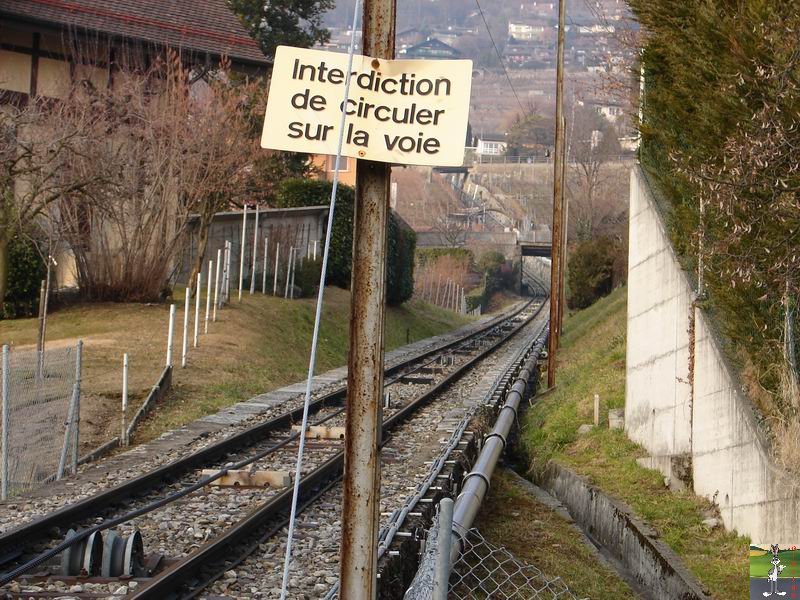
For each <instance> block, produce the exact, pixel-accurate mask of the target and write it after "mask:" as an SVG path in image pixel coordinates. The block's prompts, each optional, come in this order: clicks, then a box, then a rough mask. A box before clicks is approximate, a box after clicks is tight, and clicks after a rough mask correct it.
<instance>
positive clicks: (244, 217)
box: [239, 204, 247, 302]
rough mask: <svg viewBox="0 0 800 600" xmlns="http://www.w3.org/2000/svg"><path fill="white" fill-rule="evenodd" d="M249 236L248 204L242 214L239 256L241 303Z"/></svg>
mask: <svg viewBox="0 0 800 600" xmlns="http://www.w3.org/2000/svg"><path fill="white" fill-rule="evenodd" d="M246 236H247V204H245V205H244V212H243V213H242V239H241V240H240V242H239V243H240V244H241V246H242V251H241V253H240V256H239V302H241V301H242V282H243V281H244V250H245V238H246Z"/></svg>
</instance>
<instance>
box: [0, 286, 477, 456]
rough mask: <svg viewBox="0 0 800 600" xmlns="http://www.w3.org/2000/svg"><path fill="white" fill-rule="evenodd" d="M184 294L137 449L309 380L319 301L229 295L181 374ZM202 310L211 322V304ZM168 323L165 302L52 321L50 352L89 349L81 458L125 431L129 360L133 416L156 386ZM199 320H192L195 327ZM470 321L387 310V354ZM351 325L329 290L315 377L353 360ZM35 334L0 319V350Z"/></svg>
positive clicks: (345, 299) (19, 345)
mask: <svg viewBox="0 0 800 600" xmlns="http://www.w3.org/2000/svg"><path fill="white" fill-rule="evenodd" d="M183 294H184V290H183V289H182V288H179V289H176V290H175V295H174V298H173V302H174V303H175V305H176V308H177V317H176V331H175V345H174V351H173V360H174V363H175V365H176V366H175V371H174V373H173V388H172V391H171V392H170V394H168V396H167V398H166V399H165V401H164V402H162V403H161V404H160V405H159V406H157V407H156V409H155V410H154V411H153V413H152V414H151V415H150V416H149V417H148V418H147V419H146V420H145V422H144V423H143V424H142V426H141V427H140V429H139V430H138V431H137V433H136V435H135V440H134V441H135V442H137V443H138V442H142V441H147V440H149V439H152V438H154V437H157V436H159V435H161V433H163V432H164V431H167V430H170V429H174V428H176V427H179V426H181V425H184V424H186V423H188V422H190V421H193V420H195V419H198V418H200V417H203V416H205V415H208V414H212V413H215V412H217V411H218V410H220V409H222V408H225V407H226V406H230V405H231V404H234V403H236V402H239V401H242V400H246V399H248V398H251V397H253V396H255V395H258V394H262V393H265V392H268V391H270V390H273V389H276V388H279V387H282V386H284V385H288V384H291V383H294V382H297V381H300V380H302V379H304V378H305V377H306V373H307V370H308V360H309V353H310V349H311V334H312V330H313V327H314V314H315V310H316V298H313V299H312V298H306V299H302V300H284V299H283V298H273V297H271V296H262V295H260V294H256V295H253V296H250V295H249V294H248V293H245V294H244V296H243V300H242V302H241V303H240V302H238V301H237V299H236V294H235V293H234V294H232V299H231V303H230V304H229V305H227V306H226V307H225V308H223V309H222V310H221V311H219V313H218V321H217V322H216V323H210V324H209V333H208V335H203V336H201V337H200V346H199V348H197V349H194V348H190V350H189V355H188V365H187V367H186V368H185V369H182V368H180V354H181V337H182V331H181V330H182V326H183V304H184V303H183V298H184V296H183ZM201 306H202V307H203V308H202V310H203V315H204V309H205V298H204V297H201ZM191 310H192V311H194V306H192V307H191ZM168 317H169V309H168V306H167V305H166V304H158V305H144V304H110V303H109V304H84V305H77V306H72V307H68V308H65V309H63V310H58V311H54V312H53V313H52V314H51V315H49V316H48V320H47V339H48V347H49V348H54V347H58V346H64V345H70V346H71V345H74V343H75V342H76V341H77V339H78V338H81V339H83V340H84V342H85V347H84V374H83V377H84V382H83V385H82V387H83V389H84V392H85V393H86V398H85V401H82V402H81V410H82V415H81V416H82V419H81V443H82V446H85V447H84V448H83V450H84V451H85V450H90V449H92V448H95V447H97V446H99V445H100V444H102V443H104V442H105V441H107V440H108V439H110V438H111V437H113V436H115V435H117V434H118V432H119V418H120V416H119V403H120V400H119V399H120V386H121V384H120V371H121V365H122V355H123V353H128V354H129V357H130V393H131V405H130V414H129V417H130V416H132V415H133V412H134V411H135V410H136V409H137V408H138V406H139V402H140V401H141V399H142V398H144V397H145V395H146V394H147V393H148V391H149V390H150V389H151V388H152V386H153V384H155V382H156V379H157V378H158V376H159V374H160V373H161V370H162V369H163V368H164V362H165V356H166V329H167V322H168ZM193 318H194V314H193V312H192V314H191V318H190V323H191V324H192V325H193ZM201 319H202V316H201ZM471 320H472V318H471V317H464V316H461V315H457V314H455V313H453V312H452V311H447V310H443V309H441V308H438V307H435V306H431V305H429V304H427V303H423V302H419V301H410V302H407V303H405V304H403V305H401V306H398V307H389V308H387V311H386V327H385V335H384V337H385V340H384V341H385V348H386V350H387V351H388V350H392V349H394V348H397V347H399V346H402V345H404V344H406V342H407V341H409V342H414V341H416V340H419V339H423V338H428V337H431V336H434V335H439V334H441V333H444V332H446V331H450V330H452V329H454V328H457V327H460V326H462V325H464V324H466V323H468V322H470V321H471ZM349 323H350V293H349V292H348V291H346V290H342V289H339V288H335V287H330V288H327V289H326V290H325V306H324V308H323V320H322V326H321V329H320V340H319V349H318V352H317V368H316V372H317V373H323V372H325V371H327V370H330V369H334V368H336V367H340V366H342V365H344V364H345V363H346V362H347V350H348V338H349V330H350V325H349ZM192 325H190V332H191V330H192ZM201 327H202V324H201ZM36 334H37V321H36V319H17V320H4V321H0V343H9V344H12V345H13V346H14V347H15V348H16V349H23V348H27V349H30V348H33V347H35V346H33V345H34V344H35V343H36ZM190 335H191V333H190ZM84 416H85V417H86V419H85V420H84V418H83V417H84Z"/></svg>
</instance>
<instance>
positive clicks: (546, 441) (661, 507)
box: [522, 288, 749, 600]
mask: <svg viewBox="0 0 800 600" xmlns="http://www.w3.org/2000/svg"><path fill="white" fill-rule="evenodd" d="M625 334H626V289H625V288H622V289H618V290H616V291H615V292H614V293H613V294H611V295H610V296H609V297H607V298H604V299H603V300H601V301H599V302H597V303H596V304H594V305H593V306H591V307H589V308H588V309H586V310H584V311H581V312H578V313H576V314H574V315H572V316H571V317H570V318H569V319H568V320H567V321H566V323H565V326H564V336H563V337H562V346H561V349H560V351H559V360H558V367H559V370H558V376H557V387H556V389H555V390H553V391H552V392H550V393H549V394H547V395H545V396H542V398H541V399H540V400H539V401H538V402H537V403H536V404H535V405H534V407H533V408H532V409H531V410H529V411H528V412H527V413H526V414H525V417H524V431H523V434H522V440H523V446H524V452H525V455H526V457H527V460H528V462H529V467H530V470H531V472H532V473H533V474H535V473H536V472H537V471H539V470H540V469H541V468H542V467H543V466H544V465H546V464H547V461H549V460H556V461H558V462H560V463H562V464H564V465H566V466H568V467H570V468H571V469H573V470H575V471H577V472H578V473H580V474H582V475H584V476H586V477H587V478H588V479H589V480H590V481H592V482H593V483H594V484H596V485H598V486H599V487H600V488H602V489H603V490H604V491H605V492H607V493H608V494H610V495H612V496H614V497H616V498H619V499H620V500H622V501H623V502H626V503H627V504H629V505H630V506H631V507H632V508H633V510H634V511H635V512H636V513H637V514H638V515H639V516H640V517H642V518H643V519H645V520H646V521H648V522H649V523H650V524H651V525H653V527H655V529H656V530H657V531H658V532H659V533H660V535H661V536H662V538H663V539H664V541H665V542H666V543H667V544H669V545H670V546H671V547H672V548H673V549H674V550H675V551H676V552H677V553H678V554H679V555H680V556H681V557H682V559H683V560H684V562H685V564H686V565H687V567H688V568H689V569H690V570H691V571H692V572H694V574H695V575H696V576H697V577H698V579H699V580H700V581H701V583H702V584H703V585H704V586H705V587H706V588H707V589H708V590H709V591H710V592H711V593H712V595H713V597H714V598H718V599H720V600H738V599H742V600H743V599H744V598H747V597H748V594H749V592H748V591H747V590H748V584H747V575H748V545H749V540H747V539H745V538H741V537H737V536H735V535H733V534H730V533H726V532H724V531H723V530H722V529H721V528H717V529H714V530H713V531H709V530H708V529H707V528H706V527H705V526H704V525H703V523H702V521H703V519H705V518H707V517H708V516H710V515H713V514H715V513H716V511H715V508H714V506H713V505H712V504H711V503H710V502H708V501H707V500H705V499H702V498H698V497H697V496H695V495H693V494H691V493H689V492H684V493H677V492H672V491H670V490H669V489H668V488H666V487H665V486H664V481H663V477H662V476H661V474H660V473H659V472H657V471H653V470H649V469H645V468H643V467H640V466H639V465H638V464H637V463H636V459H637V458H639V457H642V456H645V451H644V450H643V449H642V448H641V447H640V446H638V445H636V444H634V443H632V442H631V441H630V440H628V438H627V437H626V436H625V434H624V433H623V432H620V431H610V430H609V429H608V422H607V414H608V409H609V408H616V407H621V406H623V404H624V399H625ZM595 393H598V394H600V398H601V415H602V419H601V427H600V428H598V429H595V430H593V431H592V432H591V433H589V434H587V435H585V436H578V434H577V429H578V427H579V426H580V425H581V424H583V423H591V422H592V414H593V396H594V394H595ZM593 597H594V596H593Z"/></svg>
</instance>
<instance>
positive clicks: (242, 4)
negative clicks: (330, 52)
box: [229, 0, 334, 57]
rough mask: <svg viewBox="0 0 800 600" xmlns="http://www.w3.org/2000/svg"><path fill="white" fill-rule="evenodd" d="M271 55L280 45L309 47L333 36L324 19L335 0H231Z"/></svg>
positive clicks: (264, 48) (234, 7)
mask: <svg viewBox="0 0 800 600" xmlns="http://www.w3.org/2000/svg"><path fill="white" fill-rule="evenodd" d="M229 2H230V6H231V8H232V9H233V11H234V12H235V13H236V14H238V15H239V17H240V18H241V19H242V21H243V22H244V24H245V26H246V27H247V28H248V29H249V30H250V35H252V36H253V38H255V39H256V40H257V41H258V43H259V44H260V45H261V49H262V50H263V51H264V54H266V55H267V56H269V57H274V56H275V48H277V47H278V46H281V45H286V46H298V47H301V48H310V47H312V46H316V45H317V44H320V43H322V42H326V41H328V39H330V32H329V31H328V29H327V28H326V27H325V26H324V24H323V22H322V16H323V14H324V13H325V11H327V10H330V9H331V8H333V6H334V1H333V0H229Z"/></svg>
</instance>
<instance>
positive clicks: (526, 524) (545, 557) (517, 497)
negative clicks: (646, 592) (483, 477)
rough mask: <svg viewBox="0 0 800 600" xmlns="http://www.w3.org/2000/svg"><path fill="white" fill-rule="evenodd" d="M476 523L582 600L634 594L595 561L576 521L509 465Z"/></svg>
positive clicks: (494, 478) (499, 474)
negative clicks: (523, 482) (555, 509)
mask: <svg viewBox="0 0 800 600" xmlns="http://www.w3.org/2000/svg"><path fill="white" fill-rule="evenodd" d="M477 526H478V529H479V530H480V531H481V533H482V534H483V536H484V537H485V538H486V539H487V540H488V541H490V542H492V543H493V544H496V545H498V546H503V547H505V548H507V549H508V550H509V551H510V552H511V553H512V554H514V556H515V557H516V558H518V559H520V560H522V561H524V562H526V563H528V564H531V565H534V566H535V567H536V568H538V569H539V570H541V571H542V573H543V578H544V580H545V581H552V580H553V579H555V578H556V577H560V578H561V579H562V580H563V581H564V583H565V584H566V585H567V587H569V589H570V591H571V592H572V593H573V594H574V595H575V596H576V597H578V598H592V599H593V600H618V599H620V598H631V597H633V595H634V594H633V592H632V591H631V589H630V587H628V585H627V584H626V583H625V582H624V581H622V580H621V579H620V578H619V576H618V575H617V574H616V573H615V572H614V571H613V570H611V569H610V568H608V567H606V566H605V564H603V563H601V562H599V561H598V560H597V558H596V557H595V556H594V554H593V553H592V552H591V551H590V549H589V548H588V547H587V545H586V544H585V543H584V541H583V539H582V538H581V535H580V533H579V532H578V531H577V530H576V528H575V526H574V525H573V524H572V523H570V522H568V521H566V520H565V519H564V518H562V517H561V516H560V515H558V514H557V513H555V512H553V511H552V510H551V509H550V508H549V507H548V506H546V505H544V504H542V503H541V502H539V501H538V500H537V499H536V497H535V496H533V495H531V494H530V493H529V492H528V490H527V489H525V487H523V486H522V485H520V483H519V478H518V477H515V476H514V475H513V473H509V472H507V471H506V470H505V469H498V470H497V471H496V472H495V473H494V475H493V476H492V487H491V489H490V492H489V495H488V496H487V499H486V501H485V502H484V503H483V506H481V511H480V513H479V514H478V520H477ZM540 583H541V582H540Z"/></svg>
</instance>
